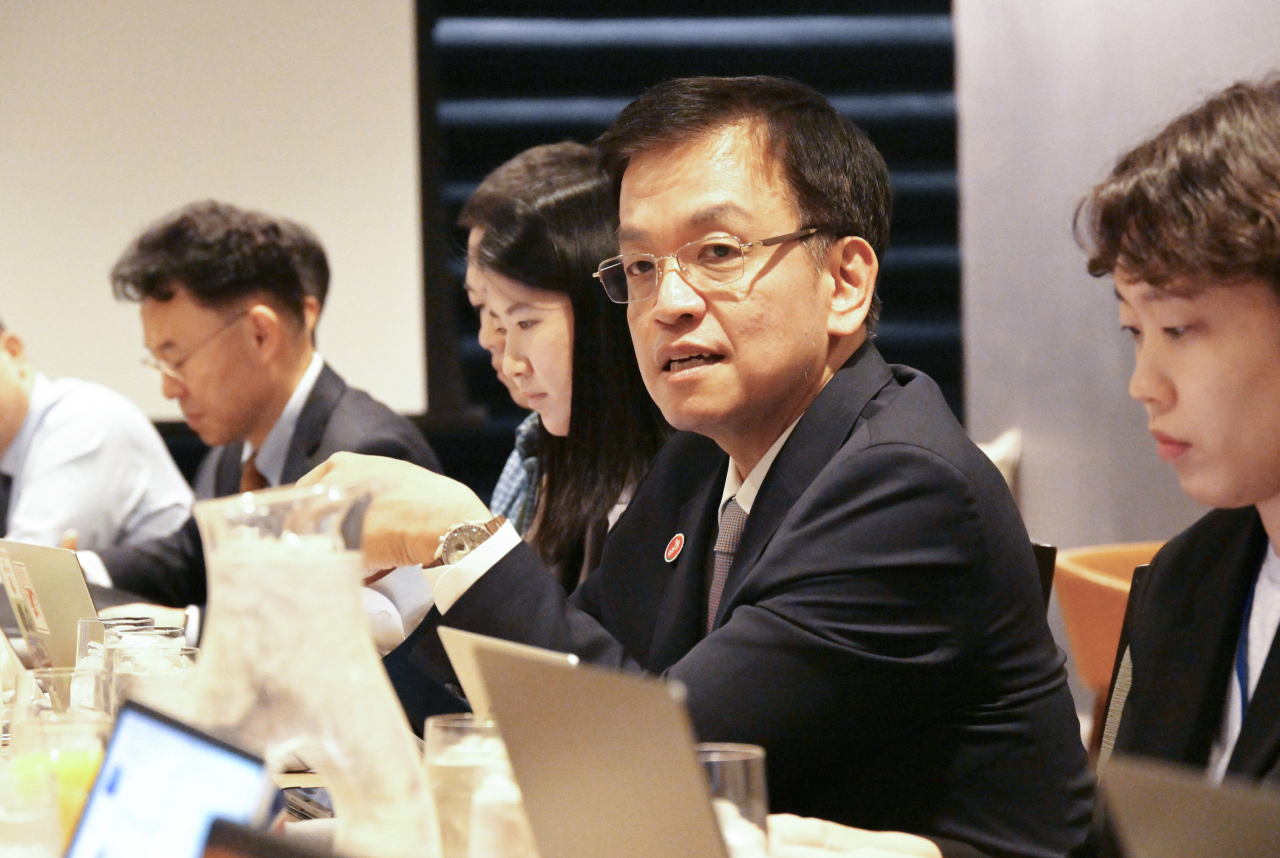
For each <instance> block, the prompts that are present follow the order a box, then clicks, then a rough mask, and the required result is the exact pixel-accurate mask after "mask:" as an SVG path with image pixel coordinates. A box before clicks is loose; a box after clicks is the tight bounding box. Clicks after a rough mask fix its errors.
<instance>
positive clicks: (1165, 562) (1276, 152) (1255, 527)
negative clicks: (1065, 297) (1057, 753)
mask: <svg viewBox="0 0 1280 858" xmlns="http://www.w3.org/2000/svg"><path fill="white" fill-rule="evenodd" d="M1077 226H1078V230H1079V232H1080V234H1081V239H1082V243H1083V244H1085V245H1086V247H1087V249H1088V251H1089V253H1090V257H1089V271H1090V273H1091V274H1093V275H1094V276H1102V275H1106V274H1113V275H1114V278H1115V288H1116V295H1117V297H1118V298H1119V306H1120V324H1121V327H1122V328H1123V329H1124V330H1125V331H1126V332H1127V333H1128V334H1129V335H1130V336H1132V337H1133V341H1134V348H1135V365H1134V371H1133V377H1132V378H1131V379H1130V382H1129V393H1130V395H1132V396H1133V398H1134V399H1136V400H1138V402H1140V403H1141V404H1142V405H1143V406H1144V408H1145V409H1146V412H1147V419H1148V426H1149V428H1150V431H1151V435H1152V438H1153V440H1154V441H1155V444H1156V451H1157V453H1158V454H1159V456H1160V458H1161V459H1163V460H1165V461H1166V462H1168V463H1169V464H1170V465H1171V466H1172V467H1173V468H1174V470H1175V471H1176V472H1177V475H1178V480H1179V482H1180V483H1181V486H1182V489H1183V491H1185V492H1186V493H1187V494H1188V495H1189V496H1190V497H1192V498H1194V499H1195V500H1197V501H1199V502H1200V503H1203V504H1206V505H1208V506H1212V507H1217V509H1215V510H1214V511H1212V512H1210V513H1209V514H1207V515H1206V516H1204V518H1202V519H1201V520H1200V521H1198V522H1196V523H1195V524H1194V525H1192V526H1191V527H1190V528H1189V529H1187V530H1186V531H1185V532H1183V533H1182V534H1180V535H1178V536H1177V537H1175V538H1174V539H1172V540H1170V541H1169V543H1168V544H1167V545H1165V546H1164V548H1162V549H1161V551H1160V552H1159V554H1157V555H1156V557H1155V559H1154V560H1153V561H1152V563H1151V565H1150V567H1149V568H1148V569H1147V570H1146V572H1145V574H1139V575H1137V576H1135V579H1134V582H1133V587H1132V589H1131V590H1130V594H1129V605H1128V609H1127V611H1126V614H1125V621H1124V630H1123V632H1122V641H1121V652H1120V654H1119V658H1118V660H1117V680H1116V681H1115V682H1113V687H1114V688H1115V689H1116V690H1115V692H1114V693H1113V695H1112V699H1111V701H1110V705H1109V706H1108V720H1107V730H1106V733H1108V734H1112V735H1114V746H1112V745H1111V743H1110V741H1108V743H1107V744H1106V745H1104V754H1109V753H1110V752H1112V751H1113V750H1114V752H1115V753H1126V754H1139V755H1143V756H1148V757H1154V758H1158V759H1162V760H1168V761H1171V762H1177V763H1181V764H1184V765H1189V766H1194V767H1196V768H1200V769H1203V770H1205V772H1206V777H1207V778H1208V779H1209V780H1210V781H1211V782H1214V783H1217V782H1219V781H1221V780H1222V779H1223V777H1224V776H1235V777H1240V778H1246V779H1251V780H1260V779H1267V780H1272V781H1280V648H1278V647H1277V646H1276V645H1275V643H1274V641H1275V637H1276V627H1277V625H1278V624H1280V558H1278V557H1277V555H1276V546H1277V545H1278V544H1280V77H1272V78H1271V79H1269V80H1265V81H1263V82H1260V83H1238V84H1235V85H1234V86H1231V87H1229V88H1227V89H1226V90H1224V91H1222V92H1220V93H1217V94H1215V95H1214V96H1212V97H1211V98H1209V99H1208V100H1206V101H1205V102H1204V103H1202V104H1201V105H1199V106H1198V107H1196V108H1195V109H1193V110H1191V111H1189V112H1188V113H1186V114H1184V115H1183V116H1180V117H1178V118H1177V119H1175V120H1174V121H1173V122H1171V123H1170V124H1169V125H1168V126H1167V127H1166V128H1165V129H1163V130H1162V131H1160V132H1159V133H1158V134H1156V135H1155V136H1154V137H1152V138H1151V139H1149V140H1147V141H1145V142H1143V143H1142V144H1140V145H1139V146H1137V147H1136V148H1134V149H1133V150H1132V151H1130V152H1129V153H1127V154H1126V155H1124V156H1123V157H1121V158H1120V160H1119V162H1118V163H1117V165H1116V167H1115V169H1114V170H1113V171H1112V173H1111V175H1110V176H1109V177H1108V178H1107V179H1106V181H1104V182H1102V183H1101V184H1100V185H1098V186H1097V187H1096V188H1094V190H1093V191H1092V193H1091V194H1090V195H1089V196H1088V197H1087V198H1086V199H1085V200H1084V201H1083V202H1082V204H1081V208H1080V210H1079V212H1078V214H1077Z"/></svg>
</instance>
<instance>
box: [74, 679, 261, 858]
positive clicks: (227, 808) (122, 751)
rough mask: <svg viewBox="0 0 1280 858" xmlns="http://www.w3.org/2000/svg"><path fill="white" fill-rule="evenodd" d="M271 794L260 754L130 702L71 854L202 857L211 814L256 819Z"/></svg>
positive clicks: (122, 712)
mask: <svg viewBox="0 0 1280 858" xmlns="http://www.w3.org/2000/svg"><path fill="white" fill-rule="evenodd" d="M274 792H275V787H274V783H273V781H272V779H271V773H270V771H268V769H267V767H266V765H265V764H264V763H263V761H262V760H261V759H260V758H258V757H256V756H254V755H253V754H250V753H248V752H247V751H244V750H241V749H239V748H236V747H234V746H233V745H229V744H227V743H226V742H222V741H220V740H218V739H215V738H214V737H212V736H210V735H208V734H206V733H203V732H201V731H200V730H197V729H195V728H194V727H191V726H189V725H186V724H183V723H182V722H180V721H176V720H174V719H173V718H170V717H168V716H165V715H162V714H160V713H158V712H156V711H154V710H152V709H148V708H147V707H145V706H142V705H139V704H138V703H135V702H133V701H128V702H126V703H125V704H124V705H123V706H122V707H121V709H120V713H119V715H118V716H117V718H116V726H115V730H114V731H113V732H112V734H111V741H110V742H109V743H108V744H107V750H106V753H105V754H104V755H103V758H102V765H101V767H100V768H99V770H98V776H97V778H96V779H95V780H94V784H93V788H92V789H91V790H90V791H89V798H88V800H87V801H86V802H85V806H84V811H83V812H82V813H81V815H80V822H79V824H78V825H77V826H76V831H75V835H74V836H73V837H72V840H71V845H70V846H69V847H68V848H67V854H66V858H151V856H155V858H162V856H163V858H199V856H200V855H201V854H202V853H203V852H204V845H205V840H206V838H207V837H208V832H209V827H210V825H211V824H212V822H213V820H214V819H220V818H221V819H230V820H232V821H235V822H239V823H241V824H251V823H257V822H259V821H260V820H261V817H262V816H263V815H264V811H265V810H266V807H267V804H268V801H269V799H270V797H271V795H272V794H274Z"/></svg>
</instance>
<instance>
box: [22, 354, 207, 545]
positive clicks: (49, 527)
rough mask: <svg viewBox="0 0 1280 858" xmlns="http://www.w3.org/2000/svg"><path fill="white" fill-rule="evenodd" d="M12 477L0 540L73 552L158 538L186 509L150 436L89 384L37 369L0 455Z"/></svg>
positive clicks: (161, 449)
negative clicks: (22, 415)
mask: <svg viewBox="0 0 1280 858" xmlns="http://www.w3.org/2000/svg"><path fill="white" fill-rule="evenodd" d="M0 472H3V473H5V474H8V475H9V476H10V477H12V478H13V485H12V488H11V492H10V499H9V515H8V528H7V537H8V538H9V539H14V540H17V541H20V542H32V543H37V544H40V545H57V544H58V542H59V541H60V540H61V539H62V537H63V534H64V533H65V532H66V531H68V530H74V531H75V532H76V537H77V541H78V545H79V546H80V547H81V548H107V547H110V546H113V545H123V544H126V543H136V542H141V541H144V540H147V539H151V538H154V537H159V536H167V535H168V534H170V533H172V532H173V531H175V530H177V529H178V528H179V527H181V526H182V525H183V523H184V522H186V520H187V517H188V516H189V515H190V513H191V500H192V495H191V488H190V487H189V486H188V485H187V482H186V480H185V479H183V477H182V473H181V472H180V471H179V470H178V466H177V465H175V464H174V462H173V458H172V457H171V456H170V455H169V451H168V449H167V448H166V447H165V445H164V441H163V440H162V439H161V438H160V433H159V432H157V431H156V428H155V426H153V425H152V424H151V421H150V420H148V419H147V418H146V416H145V415H144V414H143V413H142V412H141V411H140V410H139V409H138V407H137V406H136V405H134V404H133V403H132V402H130V401H129V400H127V399H125V398H124V397H123V396H121V395H120V394H118V393H116V392H115V391H112V390H108V389H107V388H105V387H103V386H102V385H99V384H94V383H92V382H88V381H80V380H78V379H74V378H60V379H57V380H56V381H54V380H50V379H49V378H48V377H46V376H45V375H44V374H42V373H37V374H36V377H35V380H34V382H33V383H32V388H31V398H30V404H29V406H28V409H27V416H26V419H25V420H23V422H22V428H21V429H19V431H18V435H17V437H15V438H14V440H13V443H11V444H10V445H9V448H8V449H7V450H5V451H4V455H3V456H0Z"/></svg>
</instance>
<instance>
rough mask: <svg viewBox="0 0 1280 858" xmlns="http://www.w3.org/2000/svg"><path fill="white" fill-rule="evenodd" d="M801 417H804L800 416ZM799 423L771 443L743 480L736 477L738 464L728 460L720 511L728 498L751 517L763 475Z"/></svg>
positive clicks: (791, 426) (792, 425)
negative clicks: (752, 506) (736, 502)
mask: <svg viewBox="0 0 1280 858" xmlns="http://www.w3.org/2000/svg"><path fill="white" fill-rule="evenodd" d="M800 416H801V417H803V416H804V415H803V414H802V415H800ZM799 422H800V417H797V418H796V419H795V420H794V421H793V422H792V423H791V425H790V426H788V427H787V428H786V429H785V430H783V432H782V434H781V435H779V436H778V440H777V441H774V442H773V446H772V447H770V448H769V449H768V450H767V451H766V452H765V454H764V455H763V456H761V457H760V461H758V462H756V466H755V467H754V468H752V469H751V473H749V474H747V478H746V479H745V480H744V479H742V478H741V477H739V476H738V463H737V462H735V461H734V460H733V458H732V457H730V458H729V473H728V475H727V476H726V477H725V478H724V491H723V492H721V493H720V509H721V510H723V509H724V505H725V504H727V503H728V502H729V498H737V499H738V506H740V507H742V511H743V512H745V513H746V514H747V515H751V505H752V504H754V503H755V502H756V493H757V492H759V491H760V484H761V483H763V482H764V478H765V475H766V474H768V473H769V468H771V467H773V460H774V459H776V458H778V453H779V452H780V451H781V450H782V445H783V444H785V443H787V439H788V438H790V437H791V430H792V429H795V428H796V423H799Z"/></svg>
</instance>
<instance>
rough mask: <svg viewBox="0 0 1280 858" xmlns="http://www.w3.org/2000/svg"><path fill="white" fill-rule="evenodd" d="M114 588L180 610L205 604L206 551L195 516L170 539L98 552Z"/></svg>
mask: <svg viewBox="0 0 1280 858" xmlns="http://www.w3.org/2000/svg"><path fill="white" fill-rule="evenodd" d="M98 555H99V556H100V557H101V558H102V562H103V564H104V565H105V566H106V567H107V571H108V572H109V573H110V574H111V583H112V586H114V587H118V588H120V589H123V590H129V591H132V592H134V593H137V594H138V595H139V596H142V597H143V598H144V599H146V600H147V601H149V602H155V603H156V604H159V605H168V606H170V607H174V608H181V607H185V606H187V605H202V604H204V602H205V593H206V590H205V567H204V550H203V548H202V545H201V542H200V530H199V528H198V527H197V526H196V520H195V518H194V517H192V518H189V519H187V523H186V524H184V525H183V526H182V527H180V528H178V529H177V530H175V531H174V532H173V533H171V534H169V535H168V536H164V537H161V538H159V539H151V540H148V541H146V542H141V543H137V544H135V545H118V546H114V547H112V548H108V549H105V550H103V551H100V552H98Z"/></svg>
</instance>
